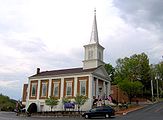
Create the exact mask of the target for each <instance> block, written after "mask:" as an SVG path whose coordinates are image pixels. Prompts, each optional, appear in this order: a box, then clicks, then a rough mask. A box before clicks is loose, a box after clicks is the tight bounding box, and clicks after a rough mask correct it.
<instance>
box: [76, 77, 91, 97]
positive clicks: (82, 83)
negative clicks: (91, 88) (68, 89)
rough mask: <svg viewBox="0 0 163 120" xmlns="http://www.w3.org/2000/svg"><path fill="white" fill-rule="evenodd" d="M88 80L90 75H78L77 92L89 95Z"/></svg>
mask: <svg viewBox="0 0 163 120" xmlns="http://www.w3.org/2000/svg"><path fill="white" fill-rule="evenodd" d="M88 81H89V77H88V76H84V77H78V82H77V86H78V87H77V93H79V94H80V95H83V96H88Z"/></svg>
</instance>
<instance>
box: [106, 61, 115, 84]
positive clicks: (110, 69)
mask: <svg viewBox="0 0 163 120" xmlns="http://www.w3.org/2000/svg"><path fill="white" fill-rule="evenodd" d="M105 69H106V71H107V73H108V75H109V76H110V78H111V80H112V83H113V84H114V72H115V69H114V67H113V66H112V65H111V64H109V63H108V64H105Z"/></svg>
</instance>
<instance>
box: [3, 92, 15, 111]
mask: <svg viewBox="0 0 163 120" xmlns="http://www.w3.org/2000/svg"><path fill="white" fill-rule="evenodd" d="M15 105H16V101H15V100H12V99H10V98H9V97H8V96H4V95H2V94H0V111H1V110H2V111H13V110H14V109H15Z"/></svg>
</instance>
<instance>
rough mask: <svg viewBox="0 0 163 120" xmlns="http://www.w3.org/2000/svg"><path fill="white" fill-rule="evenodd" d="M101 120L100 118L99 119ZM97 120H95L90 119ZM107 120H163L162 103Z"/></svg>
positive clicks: (12, 119)
mask: <svg viewBox="0 0 163 120" xmlns="http://www.w3.org/2000/svg"><path fill="white" fill-rule="evenodd" d="M54 119H55V120H67V119H68V120H84V118H82V117H72V116H69V117H54V116H53V117H52V116H31V117H26V116H22V115H21V116H16V114H15V113H13V112H0V120H54ZM100 119H102V118H100ZM92 120H97V119H92ZM103 120H105V118H103ZM109 120H163V102H159V103H155V104H152V105H149V106H147V107H145V108H143V109H140V110H137V111H134V112H130V113H128V114H126V115H124V116H116V117H112V118H109Z"/></svg>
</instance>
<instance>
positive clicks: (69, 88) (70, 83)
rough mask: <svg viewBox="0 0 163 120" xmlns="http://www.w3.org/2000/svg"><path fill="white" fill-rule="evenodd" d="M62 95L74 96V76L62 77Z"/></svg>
mask: <svg viewBox="0 0 163 120" xmlns="http://www.w3.org/2000/svg"><path fill="white" fill-rule="evenodd" d="M64 96H65V97H70V98H71V97H73V96H74V78H65V79H64Z"/></svg>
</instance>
